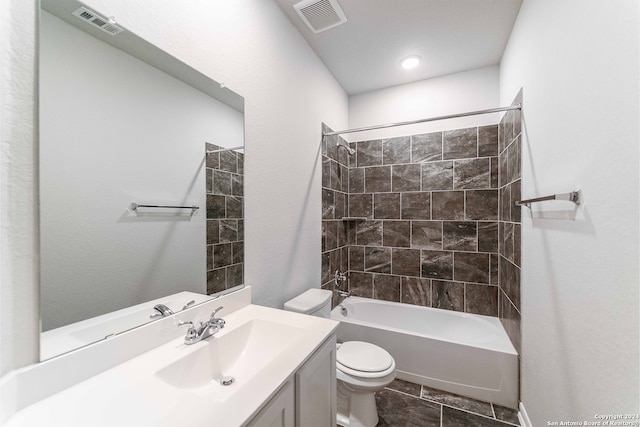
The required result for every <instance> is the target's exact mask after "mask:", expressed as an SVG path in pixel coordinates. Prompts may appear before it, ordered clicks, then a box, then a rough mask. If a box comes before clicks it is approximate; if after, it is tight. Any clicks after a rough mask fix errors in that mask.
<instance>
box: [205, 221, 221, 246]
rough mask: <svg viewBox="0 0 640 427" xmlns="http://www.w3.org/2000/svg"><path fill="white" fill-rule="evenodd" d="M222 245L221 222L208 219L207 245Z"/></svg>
mask: <svg viewBox="0 0 640 427" xmlns="http://www.w3.org/2000/svg"><path fill="white" fill-rule="evenodd" d="M215 243H220V222H219V221H217V220H215V219H207V245H213V244H215Z"/></svg>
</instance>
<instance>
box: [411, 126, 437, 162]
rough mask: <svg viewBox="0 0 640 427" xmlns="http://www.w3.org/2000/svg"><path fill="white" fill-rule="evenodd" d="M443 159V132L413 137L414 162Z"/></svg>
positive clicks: (412, 156) (412, 153) (412, 151)
mask: <svg viewBox="0 0 640 427" xmlns="http://www.w3.org/2000/svg"><path fill="white" fill-rule="evenodd" d="M434 160H442V132H434V133H425V134H421V135H413V136H412V137H411V161H412V162H413V163H422V162H431V161H434Z"/></svg>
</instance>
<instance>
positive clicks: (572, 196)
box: [515, 190, 581, 208]
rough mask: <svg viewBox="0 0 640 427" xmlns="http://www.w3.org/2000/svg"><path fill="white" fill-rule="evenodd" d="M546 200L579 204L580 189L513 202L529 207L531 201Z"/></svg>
mask: <svg viewBox="0 0 640 427" xmlns="http://www.w3.org/2000/svg"><path fill="white" fill-rule="evenodd" d="M547 200H566V201H568V202H573V203H575V204H576V205H579V204H580V201H581V198H580V190H577V191H572V192H570V193H559V194H552V195H550V196H543V197H536V198H534V199H526V200H517V201H516V202H515V203H516V206H526V207H528V208H530V207H531V206H530V205H531V203H536V202H545V201H547Z"/></svg>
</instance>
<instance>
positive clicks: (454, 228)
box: [442, 221, 478, 251]
mask: <svg viewBox="0 0 640 427" xmlns="http://www.w3.org/2000/svg"><path fill="white" fill-rule="evenodd" d="M442 247H443V249H448V250H457V251H476V250H478V223H476V222H473V221H445V222H444V224H443V226H442Z"/></svg>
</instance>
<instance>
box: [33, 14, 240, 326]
mask: <svg viewBox="0 0 640 427" xmlns="http://www.w3.org/2000/svg"><path fill="white" fill-rule="evenodd" d="M40 22H41V23H40V52H41V54H40V258H41V264H40V268H41V271H40V273H41V276H40V300H41V301H40V303H41V314H42V328H43V330H49V329H53V328H57V327H60V326H64V325H67V324H69V323H74V322H77V321H80V320H84V319H87V318H90V317H94V316H98V315H101V314H104V313H109V312H112V311H115V310H119V309H122V308H126V307H129V306H131V305H135V304H140V303H142V302H145V301H150V300H152V299H156V298H161V297H163V296H166V295H170V294H174V293H177V292H180V291H183V290H188V291H193V292H199V293H206V288H207V286H206V246H205V236H206V230H205V219H206V215H205V209H206V198H205V167H204V160H205V156H204V151H205V141H208V142H212V143H215V144H217V145H220V146H224V147H237V146H240V145H242V144H243V129H244V128H243V116H242V113H240V112H238V111H236V110H234V109H232V108H230V107H228V106H226V105H225V104H223V103H221V102H219V101H217V100H215V99H214V98H212V97H210V96H208V95H206V94H204V93H203V92H200V91H199V90H197V89H194V88H193V87H191V86H188V85H186V84H185V83H183V82H181V81H179V80H177V79H175V78H173V77H171V76H169V75H167V74H165V73H163V72H161V71H159V70H157V69H155V68H153V67H151V66H149V65H147V64H145V63H144V62H142V61H140V60H138V59H136V58H135V57H133V56H131V55H129V54H126V53H124V52H122V51H120V50H118V49H115V48H113V47H112V46H109V45H108V44H106V43H104V42H102V41H100V40H98V39H96V38H95V37H92V36H90V35H89V34H87V33H85V32H83V31H81V30H79V29H77V28H75V27H73V26H71V25H69V24H68V23H66V22H64V21H62V20H61V19H59V18H57V17H56V16H53V15H51V14H49V13H47V12H44V11H42V13H41V16H40ZM134 201H135V202H137V203H142V204H145V203H146V204H168V205H186V206H192V205H197V206H199V207H200V210H199V211H198V212H197V213H196V214H195V215H193V216H191V215H190V211H188V210H182V211H174V210H171V211H169V210H162V211H157V210H155V211H154V210H148V209H142V208H141V214H140V216H138V215H136V214H135V213H133V212H131V211H129V210H128V207H129V204H130V203H131V202H134ZM167 214H171V215H170V216H167Z"/></svg>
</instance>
